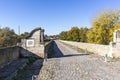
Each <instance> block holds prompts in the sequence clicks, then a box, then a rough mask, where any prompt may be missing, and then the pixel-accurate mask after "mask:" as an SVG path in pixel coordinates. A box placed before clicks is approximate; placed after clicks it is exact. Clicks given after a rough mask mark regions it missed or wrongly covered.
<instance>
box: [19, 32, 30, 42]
mask: <svg viewBox="0 0 120 80" xmlns="http://www.w3.org/2000/svg"><path fill="white" fill-rule="evenodd" d="M28 34H29V33H28V32H24V33H22V34H21V35H18V36H17V42H18V43H20V42H21V39H25V38H26V37H27V36H28Z"/></svg>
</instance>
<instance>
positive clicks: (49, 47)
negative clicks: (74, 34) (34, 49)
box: [45, 41, 54, 54]
mask: <svg viewBox="0 0 120 80" xmlns="http://www.w3.org/2000/svg"><path fill="white" fill-rule="evenodd" d="M53 43H54V41H50V42H49V43H48V44H47V45H46V46H45V53H47V54H49V53H50V49H51V47H52V45H53Z"/></svg>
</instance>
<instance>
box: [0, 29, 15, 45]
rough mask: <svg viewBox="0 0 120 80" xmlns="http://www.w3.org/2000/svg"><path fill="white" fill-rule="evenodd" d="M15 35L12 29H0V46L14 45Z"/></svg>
mask: <svg viewBox="0 0 120 80" xmlns="http://www.w3.org/2000/svg"><path fill="white" fill-rule="evenodd" d="M16 43H17V35H16V34H15V32H14V30H12V29H10V28H9V27H5V28H2V29H0V47H8V46H13V45H16Z"/></svg>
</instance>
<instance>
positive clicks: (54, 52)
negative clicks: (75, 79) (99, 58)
mask: <svg viewBox="0 0 120 80" xmlns="http://www.w3.org/2000/svg"><path fill="white" fill-rule="evenodd" d="M51 50H52V53H50V54H48V58H60V57H71V56H86V55H89V54H75V53H74V54H71V53H70V54H63V53H62V51H61V50H60V49H59V47H58V45H57V44H56V42H55V41H54V43H53V45H52V47H51Z"/></svg>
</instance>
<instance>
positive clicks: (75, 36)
mask: <svg viewBox="0 0 120 80" xmlns="http://www.w3.org/2000/svg"><path fill="white" fill-rule="evenodd" d="M67 39H68V40H72V41H79V40H80V39H79V28H78V27H72V28H71V30H69V31H68V32H67Z"/></svg>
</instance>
